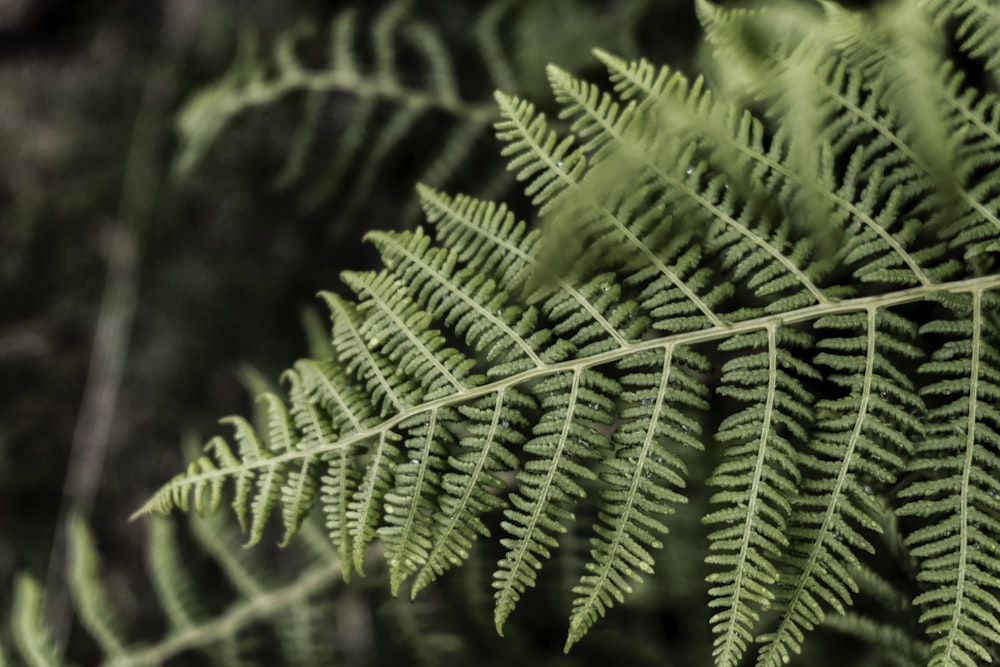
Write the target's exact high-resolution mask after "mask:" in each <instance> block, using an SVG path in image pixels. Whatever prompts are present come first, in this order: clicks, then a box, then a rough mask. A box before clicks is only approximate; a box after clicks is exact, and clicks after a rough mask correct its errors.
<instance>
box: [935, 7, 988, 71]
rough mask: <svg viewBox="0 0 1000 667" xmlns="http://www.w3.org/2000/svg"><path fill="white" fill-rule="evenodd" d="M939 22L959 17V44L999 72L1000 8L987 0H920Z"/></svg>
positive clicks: (957, 32) (985, 66)
mask: <svg viewBox="0 0 1000 667" xmlns="http://www.w3.org/2000/svg"><path fill="white" fill-rule="evenodd" d="M920 4H921V6H923V7H925V8H927V10H928V11H930V12H931V13H932V14H933V15H934V18H935V20H936V21H937V22H939V23H945V22H948V21H957V22H958V26H957V28H956V29H955V36H956V37H957V38H958V44H959V47H960V48H961V49H962V50H963V51H964V52H965V53H966V54H968V55H969V57H971V58H976V59H979V60H984V61H985V63H984V65H983V67H984V68H985V69H986V70H987V71H988V72H991V73H993V74H994V76H996V73H997V71H998V70H1000V8H998V7H997V6H996V5H995V4H993V3H991V2H988V1H987V0H921V2H920Z"/></svg>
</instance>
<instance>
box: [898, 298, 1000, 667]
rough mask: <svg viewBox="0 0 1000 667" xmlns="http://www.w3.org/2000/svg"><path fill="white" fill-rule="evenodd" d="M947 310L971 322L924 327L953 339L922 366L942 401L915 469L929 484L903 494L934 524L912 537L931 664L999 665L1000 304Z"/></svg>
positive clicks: (932, 395)
mask: <svg viewBox="0 0 1000 667" xmlns="http://www.w3.org/2000/svg"><path fill="white" fill-rule="evenodd" d="M943 305H944V306H945V307H946V308H948V309H949V310H951V311H953V312H955V313H957V314H960V315H961V316H963V317H962V319H959V320H951V321H941V322H933V323H930V324H927V325H925V326H924V327H923V332H924V333H926V334H936V335H940V336H942V337H943V338H944V340H945V342H944V344H943V345H942V347H941V348H940V349H939V350H938V351H937V352H936V353H935V354H934V355H933V356H932V358H931V360H930V361H929V362H927V363H925V364H924V365H923V366H922V367H921V369H920V370H921V372H922V373H925V374H928V375H931V376H932V377H934V378H935V380H936V381H934V382H932V383H930V384H928V385H926V386H925V387H924V389H923V394H924V396H925V400H927V401H928V402H931V401H933V403H932V407H931V409H930V410H929V411H928V415H927V416H928V424H927V439H926V440H924V441H922V442H921V443H920V446H919V448H918V450H917V458H916V460H915V461H914V462H913V463H912V464H911V466H910V468H911V470H913V471H914V472H916V473H918V474H920V475H921V477H922V479H921V478H918V479H917V481H914V482H912V483H911V484H909V485H907V487H906V488H904V489H903V490H902V491H901V492H900V496H901V497H903V498H906V499H908V502H907V503H906V505H904V506H903V507H902V508H901V509H900V513H901V514H902V515H904V516H919V517H925V518H927V519H928V522H927V524H926V525H925V526H923V527H922V528H920V529H918V530H916V531H914V532H913V533H911V534H910V536H909V537H908V540H907V541H908V543H909V544H910V546H911V547H912V550H913V555H914V556H915V557H917V558H918V559H920V560H921V572H920V574H919V575H918V579H919V580H920V581H923V582H925V583H926V585H927V589H926V590H925V591H924V592H923V593H921V594H920V595H918V596H917V598H916V599H915V600H914V603H915V604H917V605H918V606H922V607H924V612H923V614H922V615H921V619H920V620H921V622H922V623H925V624H926V625H927V632H928V634H929V635H930V636H931V637H932V638H933V642H932V644H931V661H930V664H932V665H952V664H958V665H973V664H977V663H979V662H985V661H989V660H990V659H991V657H990V653H989V651H987V650H986V648H985V647H984V646H983V644H982V640H986V641H988V642H990V643H991V644H993V645H997V644H1000V631H998V630H997V624H996V620H995V619H996V618H997V614H998V610H1000V598H998V596H997V593H996V586H997V582H998V581H1000V567H998V562H1000V561H998V560H997V557H996V555H997V554H998V553H1000V539H998V537H997V534H998V533H997V529H998V528H1000V522H998V520H997V512H998V510H1000V503H998V500H997V497H998V494H1000V485H998V483H997V478H996V475H995V472H996V462H995V451H996V447H997V446H998V444H1000V439H998V436H997V434H998V432H1000V412H998V411H997V409H996V407H995V401H996V400H997V397H998V396H1000V372H998V370H997V362H998V361H1000V348H998V347H997V344H998V342H1000V337H998V336H1000V330H998V329H997V326H996V324H995V321H994V320H993V319H992V318H990V317H988V316H987V315H986V313H989V312H996V311H995V309H996V307H997V305H998V301H997V297H996V295H995V294H993V293H992V292H984V291H979V290H977V291H974V292H972V293H971V294H970V295H968V296H966V297H951V298H948V299H946V300H944V303H943Z"/></svg>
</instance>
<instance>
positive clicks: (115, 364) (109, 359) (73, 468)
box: [45, 56, 173, 648]
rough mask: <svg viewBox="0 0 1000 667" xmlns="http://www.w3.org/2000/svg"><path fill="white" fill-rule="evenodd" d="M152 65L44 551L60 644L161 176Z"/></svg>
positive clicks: (163, 88)
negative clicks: (73, 548)
mask: <svg viewBox="0 0 1000 667" xmlns="http://www.w3.org/2000/svg"><path fill="white" fill-rule="evenodd" d="M152 62H153V65H151V67H150V68H149V69H150V70H151V71H150V72H149V73H148V74H147V76H146V77H145V83H144V85H143V88H142V93H141V99H140V102H139V109H138V112H137V113H136V117H135V121H134V123H133V126H132V133H131V137H130V139H129V147H128V154H127V156H126V160H125V165H124V173H123V176H122V186H121V191H120V196H119V202H118V212H117V217H116V220H115V222H114V223H113V225H112V228H111V230H110V232H109V234H108V239H107V250H106V251H107V262H108V268H107V277H106V279H105V285H104V293H103V295H102V297H101V305H100V310H99V311H98V317H97V323H96V327H95V331H94V343H93V349H92V353H91V358H90V366H89V368H88V371H87V381H86V384H85V386H84V390H83V397H82V400H81V405H80V412H79V415H78V417H77V421H76V426H75V428H74V430H73V441H72V444H71V447H70V455H69V462H68V465H67V469H66V477H65V480H64V485H63V499H62V503H61V505H60V508H59V517H58V520H57V522H56V528H55V535H54V536H53V541H52V550H51V551H50V554H49V568H48V575H47V581H46V586H45V591H46V601H45V604H46V616H47V617H48V619H49V623H50V624H51V627H52V629H53V633H52V634H53V639H54V641H55V643H56V645H57V646H58V647H60V648H61V647H63V646H64V645H65V643H66V640H67V637H68V633H69V628H70V621H71V619H72V611H71V609H70V606H69V601H68V595H67V590H66V577H65V572H66V558H67V549H66V534H67V522H68V520H69V517H70V516H74V515H76V516H80V517H82V518H83V519H84V520H85V521H86V520H87V519H88V517H89V516H90V514H91V511H92V510H93V505H94V499H95V497H96V495H97V491H98V488H99V486H100V482H101V475H102V470H103V468H104V461H105V459H106V458H107V452H108V447H109V445H110V443H111V436H112V430H113V427H114V424H115V418H116V412H117V408H118V398H119V395H120V392H121V385H122V379H123V377H124V374H125V367H126V362H127V359H128V350H129V338H130V336H131V332H132V324H133V321H134V318H135V308H136V299H137V295H138V289H139V268H140V254H141V243H142V236H143V234H142V231H143V228H144V227H145V226H146V223H147V221H148V220H149V218H150V217H151V214H152V210H153V207H154V205H155V202H156V197H157V193H158V190H159V185H160V180H161V178H162V173H161V169H160V163H159V160H158V156H157V152H158V147H159V146H160V145H161V143H162V136H160V135H162V132H163V131H162V127H163V125H164V122H163V110H164V107H165V106H166V105H167V104H168V100H169V96H170V94H171V91H172V87H173V86H172V81H173V76H172V74H171V72H170V69H169V68H168V69H166V70H164V69H162V66H159V67H160V68H161V69H159V70H158V71H157V69H156V68H157V67H158V66H157V65H156V62H157V61H156V59H155V56H154V60H153V61H152Z"/></svg>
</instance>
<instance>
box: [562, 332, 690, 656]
mask: <svg viewBox="0 0 1000 667" xmlns="http://www.w3.org/2000/svg"><path fill="white" fill-rule="evenodd" d="M619 370H621V371H623V372H625V373H626V374H625V375H623V376H622V378H621V383H622V385H623V388H624V389H625V392H624V394H623V395H622V399H623V400H624V401H625V402H626V405H628V406H629V407H626V408H623V409H622V410H621V412H620V419H622V420H624V424H622V425H621V426H619V427H618V428H617V429H616V430H615V434H614V437H613V443H612V444H613V445H614V448H615V455H614V458H610V459H607V460H606V462H605V469H604V470H603V471H602V473H601V481H602V482H604V483H605V484H606V486H605V488H604V489H603V490H602V491H601V503H600V514H599V519H600V524H598V525H597V526H595V532H596V533H597V535H596V536H595V537H594V538H592V540H591V544H592V545H593V551H592V552H591V555H592V557H593V560H592V561H591V562H589V563H587V566H586V567H587V570H588V571H589V573H588V574H585V575H584V576H583V577H582V578H581V580H580V584H579V585H578V586H576V587H575V588H574V589H573V592H574V593H576V594H577V597H576V599H575V600H574V602H573V613H572V615H571V617H570V628H569V636H568V637H567V639H566V649H567V650H569V648H570V647H571V646H572V645H573V644H574V643H576V642H577V641H579V640H580V639H581V638H582V637H583V635H584V634H585V633H586V632H587V630H589V629H590V627H591V626H592V625H593V624H594V622H596V621H597V619H598V618H600V617H602V616H603V615H604V613H605V611H606V610H607V609H608V608H610V607H611V606H612V605H613V604H614V603H615V602H618V603H621V602H623V601H624V599H625V594H627V593H630V592H631V585H630V583H629V582H630V580H631V581H641V576H640V573H642V574H646V575H648V574H652V573H653V564H654V558H653V555H652V551H655V550H657V549H660V548H661V547H662V543H661V542H660V539H659V537H658V535H666V533H667V532H668V531H667V527H666V525H664V524H663V523H662V520H661V517H662V516H665V515H667V514H671V513H672V512H673V505H674V504H677V503H684V502H687V498H686V497H685V496H684V495H682V494H681V492H680V491H681V490H682V489H683V488H684V486H685V481H684V478H685V475H686V472H687V470H686V466H685V465H684V463H683V461H682V460H681V459H680V458H679V457H678V456H677V455H676V454H675V453H674V452H673V451H671V448H672V447H673V446H676V445H682V446H685V447H692V448H694V449H698V450H700V449H703V445H702V443H701V441H700V440H699V438H698V436H699V435H700V432H701V427H700V424H699V422H698V421H697V420H696V419H694V418H692V417H691V416H690V415H688V414H686V411H690V410H696V411H699V412H700V411H704V410H705V409H707V408H708V403H707V402H706V400H705V399H706V397H707V396H706V391H705V388H704V385H702V384H701V383H700V382H699V379H698V377H697V374H698V373H705V372H707V371H708V370H709V367H708V362H707V360H705V359H704V358H703V357H701V356H700V355H697V354H695V353H693V352H692V351H690V350H686V349H683V348H678V349H675V348H673V347H670V348H667V349H666V350H662V351H659V350H658V351H654V352H650V353H647V354H644V355H635V356H633V357H629V358H628V359H625V360H623V361H622V362H620V363H619ZM675 443H676V445H675ZM675 489H676V490H675Z"/></svg>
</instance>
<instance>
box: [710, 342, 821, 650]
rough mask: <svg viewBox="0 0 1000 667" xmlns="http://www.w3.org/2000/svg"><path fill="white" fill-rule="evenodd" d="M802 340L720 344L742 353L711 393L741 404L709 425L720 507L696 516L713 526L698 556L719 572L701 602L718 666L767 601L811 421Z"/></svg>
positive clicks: (746, 638) (743, 641)
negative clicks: (704, 553) (715, 444)
mask: <svg viewBox="0 0 1000 667" xmlns="http://www.w3.org/2000/svg"><path fill="white" fill-rule="evenodd" d="M809 343H810V341H809V339H808V338H807V337H805V336H803V335H802V334H799V333H797V332H794V331H791V330H789V329H779V328H777V327H767V328H766V329H765V330H763V331H759V332H755V333H750V334H743V335H740V336H735V337H733V338H731V339H729V340H728V341H726V342H725V343H723V344H722V345H721V346H720V349H723V350H725V351H732V352H736V353H742V355H745V356H741V357H740V358H739V361H729V362H727V363H726V364H725V365H724V366H723V368H722V379H721V383H722V384H721V386H720V387H719V390H718V392H719V394H720V395H724V396H729V397H732V398H734V399H736V400H737V401H739V402H740V403H744V404H746V406H747V407H745V408H744V409H742V410H740V411H738V412H736V413H734V414H732V415H730V416H729V417H727V418H726V419H724V420H723V421H722V423H720V424H719V430H718V432H717V433H716V436H715V437H716V439H717V440H719V441H720V442H722V443H725V444H726V445H727V447H726V450H725V453H724V458H723V460H722V462H721V463H720V464H719V465H718V467H717V468H716V469H715V472H714V473H713V474H712V477H711V478H709V480H708V484H709V485H710V486H714V487H717V488H720V489H721V490H720V491H719V492H717V493H716V494H715V495H713V496H712V499H711V501H712V503H713V504H716V505H722V507H721V508H719V509H717V510H715V511H713V512H711V513H710V514H708V515H707V516H706V517H705V518H704V521H705V523H707V524H709V525H713V526H720V525H721V528H717V529H716V530H715V531H714V532H712V533H711V534H710V535H709V539H710V540H711V545H710V547H709V549H710V551H711V552H712V553H710V554H709V556H708V557H707V558H706V559H705V561H706V562H707V563H710V564H712V565H719V566H723V568H724V569H723V570H722V571H721V572H715V573H713V574H712V575H710V576H709V578H708V581H709V583H711V584H713V587H712V588H711V589H709V594H710V595H711V596H712V597H713V598H714V599H713V600H712V601H711V602H710V603H709V605H710V606H711V607H713V608H721V611H719V612H717V613H716V614H715V615H714V616H713V617H712V619H711V622H712V626H713V630H714V631H715V633H716V634H717V635H718V636H717V637H716V640H715V650H714V655H715V657H716V664H718V665H735V664H737V663H738V662H739V660H740V658H741V657H742V655H743V654H744V653H745V652H746V650H747V648H748V645H749V642H750V641H751V640H752V637H753V635H752V630H753V627H754V626H755V624H756V622H757V621H758V620H759V619H760V612H762V611H765V610H767V609H769V608H770V606H771V603H772V601H773V599H774V586H775V584H776V583H777V581H778V570H777V568H776V566H775V563H776V562H777V561H778V559H779V558H780V556H781V552H782V550H783V549H785V548H787V546H788V538H787V537H786V534H785V524H786V521H787V519H788V515H789V514H790V513H791V502H792V499H793V498H794V497H795V495H796V487H797V486H798V482H799V477H800V472H799V466H798V463H797V457H796V455H795V445H794V442H795V441H802V440H805V439H806V438H807V436H806V428H807V427H808V425H809V422H810V421H811V418H810V406H811V404H812V402H813V398H812V396H811V395H810V394H809V392H808V391H807V390H806V389H805V388H804V387H803V385H802V381H803V380H805V379H808V378H816V377H818V374H817V373H816V371H815V370H813V369H812V367H811V366H809V365H808V364H806V363H804V362H802V361H800V360H797V359H795V358H794V356H793V354H792V352H791V350H794V349H796V348H802V347H807V346H808V345H809Z"/></svg>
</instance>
